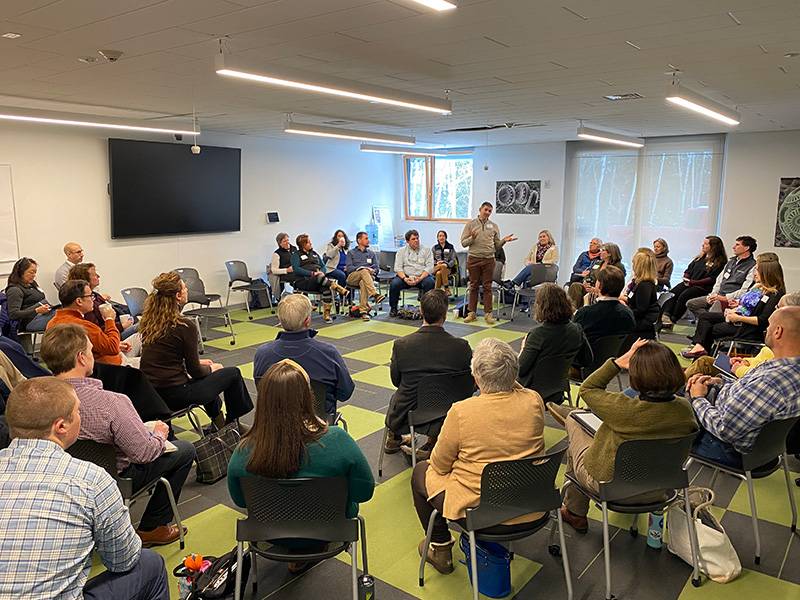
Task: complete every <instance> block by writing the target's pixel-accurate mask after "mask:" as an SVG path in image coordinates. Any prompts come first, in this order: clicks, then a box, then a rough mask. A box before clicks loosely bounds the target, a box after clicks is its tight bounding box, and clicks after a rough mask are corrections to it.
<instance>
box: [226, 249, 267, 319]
mask: <svg viewBox="0 0 800 600" xmlns="http://www.w3.org/2000/svg"><path fill="white" fill-rule="evenodd" d="M225 268H226V269H227V270H228V278H229V279H230V281H228V296H227V298H226V299H225V306H228V304H229V303H230V300H231V292H244V293H245V296H246V298H245V302H244V306H245V308H246V309H247V318H248V319H250V320H251V321H252V320H253V315H251V314H250V294H249V292H253V293H254V294H257V293H258V292H262V291H263V292H267V301H268V302H269V307H270V308H271V309H272V313H273V314H275V307H274V306H272V293H271V292H270V289H269V285H267V284H266V283H264V282H263V281H260V282H254V281H253V279H252V278H251V277H250V275H249V274H248V273H247V264H246V263H245V262H244V261H241V260H228V261H226V262H225ZM237 282H239V283H238V285H236V283H237Z"/></svg>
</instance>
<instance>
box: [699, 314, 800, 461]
mask: <svg viewBox="0 0 800 600" xmlns="http://www.w3.org/2000/svg"><path fill="white" fill-rule="evenodd" d="M766 344H767V346H768V347H769V348H770V350H772V353H773V355H774V356H775V358H773V359H772V360H770V361H768V362H764V363H763V364H761V365H759V367H758V368H756V369H752V370H750V371H748V372H747V373H745V374H744V376H743V377H741V378H739V379H737V380H736V381H734V382H731V383H728V382H727V381H726V380H723V379H721V378H719V377H711V376H710V375H702V374H697V375H694V376H692V377H691V378H690V379H689V382H688V383H687V384H686V389H687V391H688V392H689V396H690V397H691V401H692V407H693V408H694V412H695V415H696V416H697V420H698V422H699V423H700V426H701V427H702V433H701V434H700V435H699V436H698V437H697V439H695V441H694V445H693V446H692V453H693V454H697V455H699V456H702V457H705V458H708V459H711V460H713V461H715V462H720V463H722V464H724V465H726V466H729V467H734V468H738V469H741V468H742V456H741V455H742V454H745V453H747V452H750V451H751V450H752V449H753V446H754V445H755V443H756V439H757V438H758V434H759V433H760V432H761V428H762V427H763V426H764V425H766V424H767V423H769V422H770V421H779V420H783V419H791V418H793V417H796V416H798V415H800V306H785V307H783V308H780V309H778V310H776V311H775V312H773V313H772V316H770V318H769V326H768V327H767V337H766ZM712 388H713V389H715V390H716V392H717V393H716V400H715V401H714V402H711V401H709V397H710V396H709V391H710V390H711V389H712Z"/></svg>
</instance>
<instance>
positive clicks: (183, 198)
mask: <svg viewBox="0 0 800 600" xmlns="http://www.w3.org/2000/svg"><path fill="white" fill-rule="evenodd" d="M241 155H242V151H241V150H240V149H239V148H220V147H215V146H202V149H201V152H200V154H193V153H192V152H191V151H190V150H189V146H188V145H186V144H168V143H162V142H142V141H137V140H120V139H111V138H109V140H108V159H109V175H110V184H109V194H110V195H111V237H112V238H126V237H143V236H155V235H175V234H191V233H216V232H222V231H239V230H240V217H241V162H242V161H241V158H242V156H241Z"/></svg>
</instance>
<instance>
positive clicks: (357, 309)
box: [347, 304, 372, 319]
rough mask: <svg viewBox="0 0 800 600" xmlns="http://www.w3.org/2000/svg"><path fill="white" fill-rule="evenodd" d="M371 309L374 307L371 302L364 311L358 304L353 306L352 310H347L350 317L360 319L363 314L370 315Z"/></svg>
mask: <svg viewBox="0 0 800 600" xmlns="http://www.w3.org/2000/svg"><path fill="white" fill-rule="evenodd" d="M371 311H372V307H371V306H370V305H369V304H367V310H366V311H365V312H363V313H362V312H361V308H360V307H359V306H358V305H356V306H351V307H350V310H349V311H347V314H348V315H350V318H352V319H360V318H361V315H362V314H365V315H368V316H369V314H370V312H371Z"/></svg>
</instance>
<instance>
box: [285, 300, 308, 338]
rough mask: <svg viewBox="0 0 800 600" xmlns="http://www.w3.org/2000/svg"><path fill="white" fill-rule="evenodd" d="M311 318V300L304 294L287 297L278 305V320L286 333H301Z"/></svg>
mask: <svg viewBox="0 0 800 600" xmlns="http://www.w3.org/2000/svg"><path fill="white" fill-rule="evenodd" d="M310 316H311V300H309V299H308V298H307V297H306V296H303V295H302V294H292V295H291V296H286V298H284V299H283V300H281V301H280V302H279V303H278V319H279V320H280V322H281V326H282V327H283V328H284V329H285V330H286V331H300V330H301V329H303V326H304V325H305V322H306V319H307V318H308V317H310Z"/></svg>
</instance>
